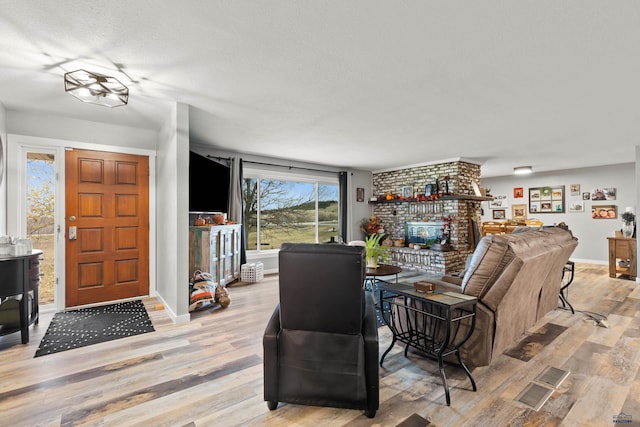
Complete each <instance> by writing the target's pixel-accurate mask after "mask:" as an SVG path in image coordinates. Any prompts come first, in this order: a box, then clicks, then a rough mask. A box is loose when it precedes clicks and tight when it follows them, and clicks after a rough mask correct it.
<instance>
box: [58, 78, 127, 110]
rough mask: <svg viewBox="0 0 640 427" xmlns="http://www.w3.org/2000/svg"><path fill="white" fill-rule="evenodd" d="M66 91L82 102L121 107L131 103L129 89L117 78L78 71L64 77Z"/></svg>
mask: <svg viewBox="0 0 640 427" xmlns="http://www.w3.org/2000/svg"><path fill="white" fill-rule="evenodd" d="M64 90H65V92H67V93H68V94H70V95H73V96H75V97H76V98H78V99H79V100H80V101H82V102H89V103H91V104H97V105H104V106H105V107H119V106H121V105H127V102H129V88H128V87H126V86H125V85H123V84H122V83H120V81H118V79H116V78H115V77H110V76H105V75H103V74H98V73H92V72H90V71H86V70H76V71H71V72H69V73H65V75H64Z"/></svg>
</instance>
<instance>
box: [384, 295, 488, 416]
mask: <svg viewBox="0 0 640 427" xmlns="http://www.w3.org/2000/svg"><path fill="white" fill-rule="evenodd" d="M378 290H379V292H380V294H379V302H380V313H381V314H382V319H383V320H384V323H385V324H386V325H387V326H388V327H389V329H391V332H392V334H393V338H392V341H391V344H390V345H389V348H388V349H387V350H386V351H385V352H384V353H383V354H382V357H381V358H380V366H382V363H383V362H384V358H385V356H386V355H387V354H388V353H389V351H390V350H391V349H392V348H393V346H394V345H395V343H396V341H400V342H401V343H404V344H405V349H404V355H405V357H406V356H407V351H408V349H409V347H412V348H414V349H416V350H418V351H420V352H422V353H424V354H425V355H426V356H428V357H434V358H436V359H437V360H438V368H439V370H440V378H441V379H442V384H443V386H444V392H445V397H446V400H447V406H450V405H451V398H450V396H449V385H448V383H447V377H446V375H445V372H444V361H443V359H444V357H446V356H449V355H452V354H455V355H456V357H457V359H458V363H459V364H460V366H462V368H463V369H464V371H465V373H466V374H467V376H468V377H469V380H470V381H471V387H472V388H473V391H476V390H477V387H476V382H475V380H474V379H473V377H472V376H471V371H469V368H468V367H467V365H465V364H464V362H463V361H462V357H461V356H460V350H459V349H460V346H462V345H463V344H464V343H465V342H466V341H467V340H468V339H469V337H470V336H471V334H472V333H473V329H474V327H475V323H476V304H477V302H478V299H477V298H475V297H471V296H468V295H463V294H459V293H456V292H447V291H440V290H436V291H434V292H432V293H424V292H418V291H416V290H415V289H414V288H413V286H412V285H411V284H407V283H384V284H381V285H380V286H378Z"/></svg>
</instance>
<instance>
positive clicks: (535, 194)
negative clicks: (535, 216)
mask: <svg viewBox="0 0 640 427" xmlns="http://www.w3.org/2000/svg"><path fill="white" fill-rule="evenodd" d="M564 196H565V195H564V185H556V186H553V187H531V188H529V213H564V212H565V200H564V198H565V197H564Z"/></svg>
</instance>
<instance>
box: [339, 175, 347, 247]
mask: <svg viewBox="0 0 640 427" xmlns="http://www.w3.org/2000/svg"><path fill="white" fill-rule="evenodd" d="M347 178H348V172H340V173H339V174H338V182H339V188H340V195H339V196H338V197H339V198H340V202H339V203H338V206H339V209H340V218H339V219H338V230H339V235H340V237H341V238H342V241H343V242H346V241H347V201H348V200H349V199H348V196H347Z"/></svg>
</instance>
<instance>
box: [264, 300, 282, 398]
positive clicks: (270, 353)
mask: <svg viewBox="0 0 640 427" xmlns="http://www.w3.org/2000/svg"><path fill="white" fill-rule="evenodd" d="M279 333H280V304H278V305H277V306H276V308H275V309H274V310H273V314H272V315H271V318H270V319H269V323H267V328H266V330H265V331H264V336H263V337H262V348H263V351H264V357H263V360H264V362H263V368H264V400H266V401H272V402H277V401H278V334H279Z"/></svg>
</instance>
